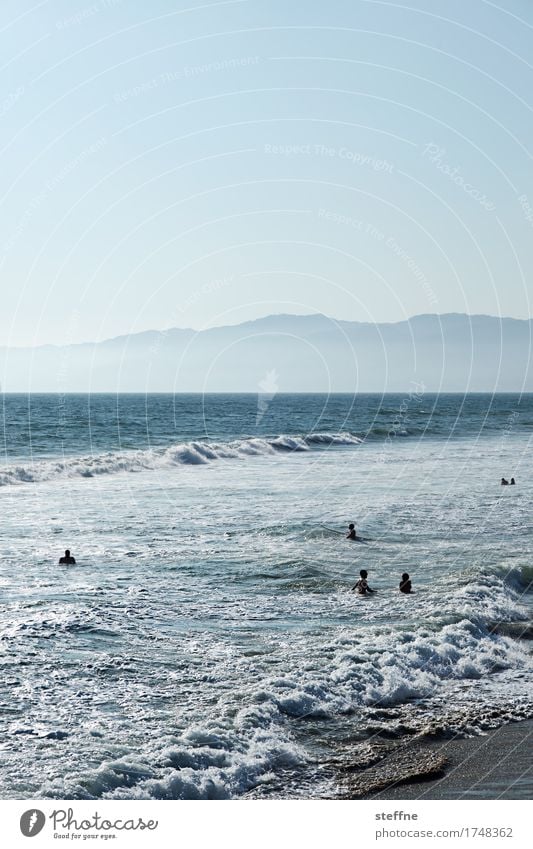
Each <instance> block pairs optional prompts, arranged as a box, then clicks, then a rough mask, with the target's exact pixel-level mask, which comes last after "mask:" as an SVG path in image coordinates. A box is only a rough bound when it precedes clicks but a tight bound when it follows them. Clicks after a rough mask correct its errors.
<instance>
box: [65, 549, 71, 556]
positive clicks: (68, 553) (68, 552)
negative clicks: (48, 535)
mask: <svg viewBox="0 0 533 849" xmlns="http://www.w3.org/2000/svg"><path fill="white" fill-rule="evenodd" d="M65 557H70V548H66V549H65Z"/></svg>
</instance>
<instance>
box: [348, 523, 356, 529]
mask: <svg viewBox="0 0 533 849" xmlns="http://www.w3.org/2000/svg"><path fill="white" fill-rule="evenodd" d="M354 528H355V525H354V523H353V522H350V524H349V525H348V530H349V531H353V529H354Z"/></svg>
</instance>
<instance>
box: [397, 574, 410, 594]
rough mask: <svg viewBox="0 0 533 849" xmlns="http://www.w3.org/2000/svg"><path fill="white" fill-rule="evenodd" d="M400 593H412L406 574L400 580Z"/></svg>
mask: <svg viewBox="0 0 533 849" xmlns="http://www.w3.org/2000/svg"><path fill="white" fill-rule="evenodd" d="M400 592H401V593H412V592H413V588H412V586H411V579H410V578H409V575H408V574H407V572H404V573H403V575H402V580H401V581H400Z"/></svg>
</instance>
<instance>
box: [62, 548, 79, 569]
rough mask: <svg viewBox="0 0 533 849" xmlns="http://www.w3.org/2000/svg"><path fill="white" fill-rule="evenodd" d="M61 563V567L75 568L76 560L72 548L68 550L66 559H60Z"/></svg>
mask: <svg viewBox="0 0 533 849" xmlns="http://www.w3.org/2000/svg"><path fill="white" fill-rule="evenodd" d="M59 563H60V565H61V566H73V565H74V564H75V563H76V558H75V557H72V555H71V553H70V548H67V550H66V551H65V556H64V557H60V558H59Z"/></svg>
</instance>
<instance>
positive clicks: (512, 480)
mask: <svg viewBox="0 0 533 849" xmlns="http://www.w3.org/2000/svg"><path fill="white" fill-rule="evenodd" d="M515 484H516V481H515V479H514V478H511V484H510V485H511V486H515Z"/></svg>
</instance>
